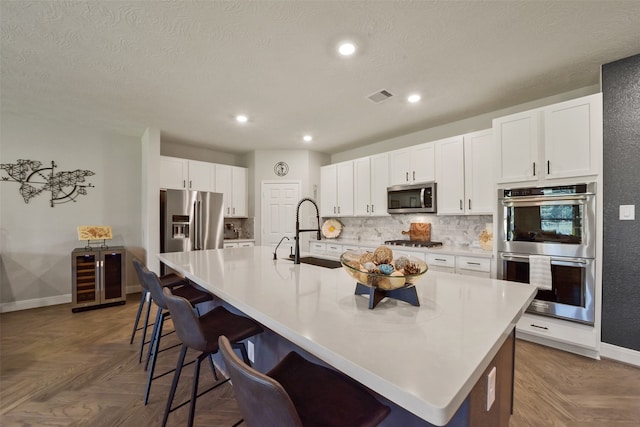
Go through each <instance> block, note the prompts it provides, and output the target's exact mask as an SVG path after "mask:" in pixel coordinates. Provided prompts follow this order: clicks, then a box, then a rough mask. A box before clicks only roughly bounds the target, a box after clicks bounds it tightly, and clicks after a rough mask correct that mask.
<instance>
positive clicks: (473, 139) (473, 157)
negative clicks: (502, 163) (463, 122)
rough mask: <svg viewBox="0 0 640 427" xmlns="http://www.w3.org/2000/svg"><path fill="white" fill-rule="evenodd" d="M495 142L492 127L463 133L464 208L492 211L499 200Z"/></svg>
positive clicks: (475, 210)
mask: <svg viewBox="0 0 640 427" xmlns="http://www.w3.org/2000/svg"><path fill="white" fill-rule="evenodd" d="M494 165H495V142H494V138H493V132H492V130H491V129H488V130H484V131H480V132H474V133H471V134H468V135H465V136H464V168H465V184H464V192H465V198H466V200H465V211H466V213H468V214H474V215H478V214H487V215H491V214H492V213H493V211H494V209H495V204H496V190H495V187H496V175H495V167H494Z"/></svg>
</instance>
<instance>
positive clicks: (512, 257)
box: [500, 254, 589, 264]
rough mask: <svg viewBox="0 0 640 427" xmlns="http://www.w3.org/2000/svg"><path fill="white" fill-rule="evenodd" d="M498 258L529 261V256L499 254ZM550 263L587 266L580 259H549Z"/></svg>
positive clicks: (586, 261)
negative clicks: (557, 262) (569, 263)
mask: <svg viewBox="0 0 640 427" xmlns="http://www.w3.org/2000/svg"><path fill="white" fill-rule="evenodd" d="M500 258H501V259H503V260H505V261H516V260H527V261H529V256H528V255H505V254H500ZM551 261H559V262H572V263H575V264H588V263H589V261H588V260H586V259H580V258H554V257H551Z"/></svg>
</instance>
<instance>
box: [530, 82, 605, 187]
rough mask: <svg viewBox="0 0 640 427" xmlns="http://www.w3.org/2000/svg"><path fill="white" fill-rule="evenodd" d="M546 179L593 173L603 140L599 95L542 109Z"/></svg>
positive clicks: (597, 170)
mask: <svg viewBox="0 0 640 427" xmlns="http://www.w3.org/2000/svg"><path fill="white" fill-rule="evenodd" d="M543 114H544V117H543V121H544V154H545V156H544V158H545V159H546V164H543V165H542V166H543V168H544V171H543V172H544V173H545V174H546V175H545V177H546V179H554V178H567V177H574V176H586V175H596V174H598V172H599V168H598V159H599V154H598V152H599V150H598V147H599V146H601V144H602V143H601V141H602V94H600V93H599V94H596V95H591V96H587V97H583V98H578V99H574V100H571V101H566V102H561V103H559V104H555V105H552V106H550V107H546V108H544V109H543Z"/></svg>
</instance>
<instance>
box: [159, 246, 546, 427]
mask: <svg viewBox="0 0 640 427" xmlns="http://www.w3.org/2000/svg"><path fill="white" fill-rule="evenodd" d="M159 258H160V260H161V261H162V262H163V263H165V264H166V265H167V266H169V267H171V268H172V269H174V270H176V271H178V272H180V273H182V274H184V275H185V276H186V277H187V278H189V279H190V280H192V281H193V282H195V283H196V284H198V285H199V286H201V287H203V288H204V289H207V290H209V291H210V292H212V293H214V294H215V295H216V296H218V297H219V298H220V299H222V300H224V301H225V302H226V303H227V304H229V305H231V306H233V307H235V308H236V309H238V310H240V311H241V312H243V313H244V314H245V315H247V316H249V317H251V318H253V319H255V320H257V321H258V322H260V323H261V324H263V325H264V326H265V327H267V328H268V329H269V330H271V331H273V332H274V333H275V334H277V335H279V336H281V337H283V338H285V339H286V340H288V341H290V342H291V343H293V344H294V345H295V346H297V347H299V348H301V349H303V350H304V351H306V352H308V353H309V354H312V355H314V356H315V357H317V358H318V359H320V360H322V361H323V362H325V363H326V364H328V365H330V366H332V367H334V368H335V369H337V370H339V371H342V372H343V373H345V374H347V375H349V376H350V377H352V378H354V379H355V380H357V381H358V382H360V383H361V384H364V385H365V386H367V387H368V388H370V389H371V390H373V391H374V392H375V393H377V394H379V395H380V396H382V397H383V398H384V399H387V400H388V401H389V402H392V403H393V404H395V405H397V406H398V407H399V408H404V410H406V411H408V412H409V413H411V414H413V415H414V416H415V417H416V419H418V420H420V422H422V423H423V424H422V425H428V424H427V423H426V422H428V423H431V424H434V425H447V423H451V424H455V425H469V422H468V418H469V417H468V416H467V415H465V414H460V412H461V409H462V408H467V409H466V410H468V405H469V404H470V403H469V402H470V401H471V400H473V399H471V398H469V397H470V394H471V392H472V390H473V389H474V386H476V385H477V384H478V385H483V384H484V383H486V380H485V379H484V377H485V371H486V370H487V368H489V367H490V364H491V363H492V361H493V360H494V358H495V357H496V355H498V353H499V351H500V352H501V354H502V353H505V350H504V347H505V346H506V344H505V343H508V342H512V341H510V340H513V330H514V327H515V324H516V323H517V321H518V319H519V318H520V316H521V315H522V313H523V312H524V310H525V308H526V307H527V306H528V305H529V303H530V302H531V301H532V300H533V298H534V296H535V294H536V288H535V287H533V286H531V285H526V284H520V283H514V282H505V281H501V280H492V279H484V278H475V277H467V276H461V275H455V274H448V273H440V272H431V271H429V272H427V273H426V274H425V275H424V277H423V278H422V279H421V280H420V281H419V282H418V283H417V285H416V289H417V293H418V298H419V300H420V306H419V307H415V306H412V305H409V304H406V303H404V302H400V301H396V300H392V299H385V300H383V301H382V302H381V303H379V304H378V305H377V306H376V308H375V309H373V310H370V309H368V299H367V297H365V296H360V295H354V290H355V285H356V284H355V282H354V280H353V279H352V278H351V277H350V276H349V275H348V274H347V273H346V272H345V271H343V270H342V269H341V268H337V269H329V268H324V267H318V266H312V265H306V264H300V265H294V264H293V262H292V261H291V260H288V259H277V260H273V248H271V247H264V246H256V247H252V248H238V249H216V250H207V251H194V252H181V253H167V254H160V255H159ZM501 349H502V350H501ZM255 351H256V354H257V353H258V352H260V351H261V349H260V345H259V343H258V344H257V345H256V349H255ZM506 354H508V355H509V358H510V360H511V365H510V366H511V368H512V366H513V365H512V363H513V351H512V350H509V348H507V349H506ZM511 371H512V369H511ZM499 375H500V374H499ZM498 382H499V383H503V382H504V378H500V376H499V377H498ZM508 385H509V391H510V390H511V388H510V387H511V379H509V381H508ZM476 400H477V399H476ZM480 400H481V399H480ZM485 400H486V398H485ZM504 406H505V405H503V408H502V409H500V410H501V411H502V412H504V411H506V410H509V411H510V406H509V408H505V407H504ZM392 414H393V413H392ZM425 421H426V422H425ZM409 424H412V425H418V424H414V423H409ZM389 425H392V424H389ZM405 425H406V423H405Z"/></svg>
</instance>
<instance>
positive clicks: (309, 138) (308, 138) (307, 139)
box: [302, 135, 313, 142]
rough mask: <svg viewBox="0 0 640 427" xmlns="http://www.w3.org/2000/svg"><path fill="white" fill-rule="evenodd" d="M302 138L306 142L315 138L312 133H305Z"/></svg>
mask: <svg viewBox="0 0 640 427" xmlns="http://www.w3.org/2000/svg"><path fill="white" fill-rule="evenodd" d="M302 139H304V142H311V141H312V140H313V137H312V136H311V135H305V136H303V137H302Z"/></svg>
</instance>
